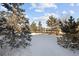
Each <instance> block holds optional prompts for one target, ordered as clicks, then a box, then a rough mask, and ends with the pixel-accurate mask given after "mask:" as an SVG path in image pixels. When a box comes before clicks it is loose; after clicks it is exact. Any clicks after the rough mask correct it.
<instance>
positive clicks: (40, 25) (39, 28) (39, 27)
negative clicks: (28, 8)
mask: <svg viewBox="0 0 79 59" xmlns="http://www.w3.org/2000/svg"><path fill="white" fill-rule="evenodd" d="M38 31H39V32H42V24H41V21H39V22H38Z"/></svg>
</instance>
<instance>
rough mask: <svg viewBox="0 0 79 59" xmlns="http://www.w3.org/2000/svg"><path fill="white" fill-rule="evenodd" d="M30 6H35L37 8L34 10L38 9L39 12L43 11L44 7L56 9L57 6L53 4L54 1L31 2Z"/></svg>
mask: <svg viewBox="0 0 79 59" xmlns="http://www.w3.org/2000/svg"><path fill="white" fill-rule="evenodd" d="M31 6H32V7H31V8H30V9H33V8H35V9H37V10H36V11H37V12H39V11H41V12H43V11H44V10H45V8H51V7H52V8H55V9H57V8H58V7H57V5H56V4H54V3H35V4H34V3H33V4H31Z"/></svg>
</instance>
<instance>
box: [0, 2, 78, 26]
mask: <svg viewBox="0 0 79 59" xmlns="http://www.w3.org/2000/svg"><path fill="white" fill-rule="evenodd" d="M22 8H23V9H25V14H26V17H28V18H29V22H30V23H32V22H33V21H35V22H36V23H38V22H39V21H41V22H42V25H43V27H46V21H47V19H48V16H50V15H53V16H55V17H57V18H63V17H67V16H70V15H72V16H73V17H74V18H76V19H77V18H79V4H78V3H77V4H74V3H57V4H55V3H25V4H24V5H23V6H22ZM0 10H6V9H5V8H3V7H2V6H1V5H0Z"/></svg>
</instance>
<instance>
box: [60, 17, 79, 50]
mask: <svg viewBox="0 0 79 59" xmlns="http://www.w3.org/2000/svg"><path fill="white" fill-rule="evenodd" d="M60 28H61V30H62V32H63V33H65V34H63V37H62V38H61V40H60V41H59V42H60V43H61V41H62V42H63V44H64V45H63V46H64V47H66V48H67V47H70V48H76V49H77V48H78V49H79V40H78V39H79V37H78V33H79V30H78V23H77V22H76V21H75V19H74V18H73V17H72V16H70V19H68V20H66V21H64V22H61V21H60ZM71 43H73V44H71ZM75 43H76V44H75ZM61 45H62V43H61Z"/></svg>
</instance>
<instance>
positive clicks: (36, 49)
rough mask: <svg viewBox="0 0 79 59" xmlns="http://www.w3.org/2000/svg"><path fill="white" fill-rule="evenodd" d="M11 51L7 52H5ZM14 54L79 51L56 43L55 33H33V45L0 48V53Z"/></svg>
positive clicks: (65, 54) (67, 54) (61, 54)
mask: <svg viewBox="0 0 79 59" xmlns="http://www.w3.org/2000/svg"><path fill="white" fill-rule="evenodd" d="M8 51H9V52H10V53H7V54H5V52H8ZM1 54H2V55H4V54H5V55H12V56H77V55H78V56H79V51H75V53H74V52H73V51H71V50H69V49H65V48H63V47H61V46H59V45H58V44H57V43H56V36H55V35H48V34H37V35H35V34H33V36H32V41H31V46H28V47H27V48H25V49H24V48H18V49H13V50H5V51H4V53H3V50H1V49H0V55H1Z"/></svg>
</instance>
